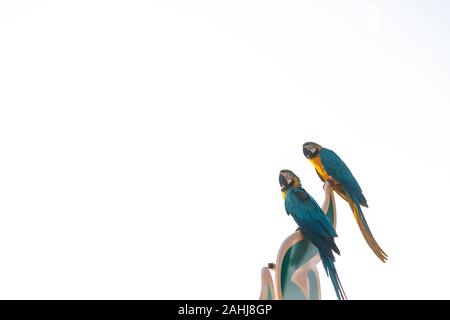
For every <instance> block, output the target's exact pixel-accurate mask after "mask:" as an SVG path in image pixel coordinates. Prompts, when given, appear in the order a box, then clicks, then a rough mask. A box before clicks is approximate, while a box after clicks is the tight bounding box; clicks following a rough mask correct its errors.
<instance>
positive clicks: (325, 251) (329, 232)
mask: <svg viewBox="0 0 450 320" xmlns="http://www.w3.org/2000/svg"><path fill="white" fill-rule="evenodd" d="M279 181H280V186H281V192H282V194H283V198H284V206H285V209H286V212H287V214H288V215H291V216H292V217H293V218H294V220H295V222H296V223H297V224H298V226H299V227H300V230H301V232H302V233H303V235H304V236H305V238H307V239H309V241H311V242H312V244H313V245H315V246H316V247H317V249H318V250H319V254H320V258H321V260H322V264H323V266H324V268H325V272H326V273H327V275H328V276H329V277H330V278H331V282H332V283H333V286H334V290H335V292H336V295H337V297H338V299H339V300H342V299H347V296H346V295H345V292H344V289H343V288H342V284H341V281H340V280H339V276H338V274H337V271H336V268H335V266H334V261H335V258H334V255H333V251H334V252H335V253H337V254H339V255H340V252H339V249H338V247H337V246H336V243H335V242H334V237H337V234H336V230H334V228H333V226H332V225H331V223H330V221H329V220H328V218H327V217H326V215H325V213H324V212H323V211H322V209H321V208H320V206H319V205H318V204H317V202H316V201H315V200H314V199H313V198H312V197H311V196H310V195H309V194H308V192H306V190H305V189H303V188H302V184H301V182H300V178H299V177H297V176H296V175H295V174H294V173H293V172H292V171H290V170H281V171H280V176H279Z"/></svg>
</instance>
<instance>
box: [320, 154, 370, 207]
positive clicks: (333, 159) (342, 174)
mask: <svg viewBox="0 0 450 320" xmlns="http://www.w3.org/2000/svg"><path fill="white" fill-rule="evenodd" d="M319 156H320V160H321V162H322V165H323V167H324V169H325V170H326V172H327V173H328V175H330V176H332V177H333V179H335V180H336V181H337V182H339V183H340V184H342V186H343V187H344V189H345V191H346V192H348V193H351V194H352V195H353V196H355V197H356V198H357V200H358V202H359V204H361V205H365V206H367V200H366V198H365V197H364V195H363V193H362V190H361V187H360V186H359V183H358V181H356V179H355V177H354V176H353V174H352V172H351V171H350V169H349V168H348V167H347V165H346V164H345V163H344V161H342V160H341V158H339V156H338V155H337V154H336V153H334V152H333V151H332V150H329V149H326V148H322V149H320V152H319Z"/></svg>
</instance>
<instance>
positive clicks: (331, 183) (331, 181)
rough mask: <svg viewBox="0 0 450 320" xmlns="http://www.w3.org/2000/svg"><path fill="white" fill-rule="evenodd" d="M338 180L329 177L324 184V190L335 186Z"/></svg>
mask: <svg viewBox="0 0 450 320" xmlns="http://www.w3.org/2000/svg"><path fill="white" fill-rule="evenodd" d="M335 183H336V180H334V179H333V178H330V179H328V180H327V181H325V183H324V184H323V190H327V189H329V188H333V186H334V185H335Z"/></svg>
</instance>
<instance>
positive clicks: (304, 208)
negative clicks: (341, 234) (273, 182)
mask: <svg viewBox="0 0 450 320" xmlns="http://www.w3.org/2000/svg"><path fill="white" fill-rule="evenodd" d="M285 206H286V211H287V212H288V214H290V215H291V216H292V217H293V218H294V220H295V222H297V224H298V225H299V226H300V228H301V229H302V230H303V231H304V232H307V233H315V234H318V235H320V236H322V237H325V238H334V237H337V234H336V230H334V228H333V226H332V225H331V223H330V221H329V220H328V218H327V217H326V215H325V214H324V213H323V211H322V209H321V208H320V206H319V205H318V204H317V202H316V201H315V200H314V199H313V198H312V197H311V196H310V195H309V194H308V193H307V192H306V191H305V190H304V189H303V188H301V187H297V188H293V189H291V190H289V191H288V192H287V194H286V202H285Z"/></svg>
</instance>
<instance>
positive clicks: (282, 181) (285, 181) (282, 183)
mask: <svg viewBox="0 0 450 320" xmlns="http://www.w3.org/2000/svg"><path fill="white" fill-rule="evenodd" d="M278 180H279V182H280V186H281V191H286V188H287V186H288V185H289V183H290V182H289V181H288V179H286V178H285V176H283V175H282V174H280V176H279V177H278Z"/></svg>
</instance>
